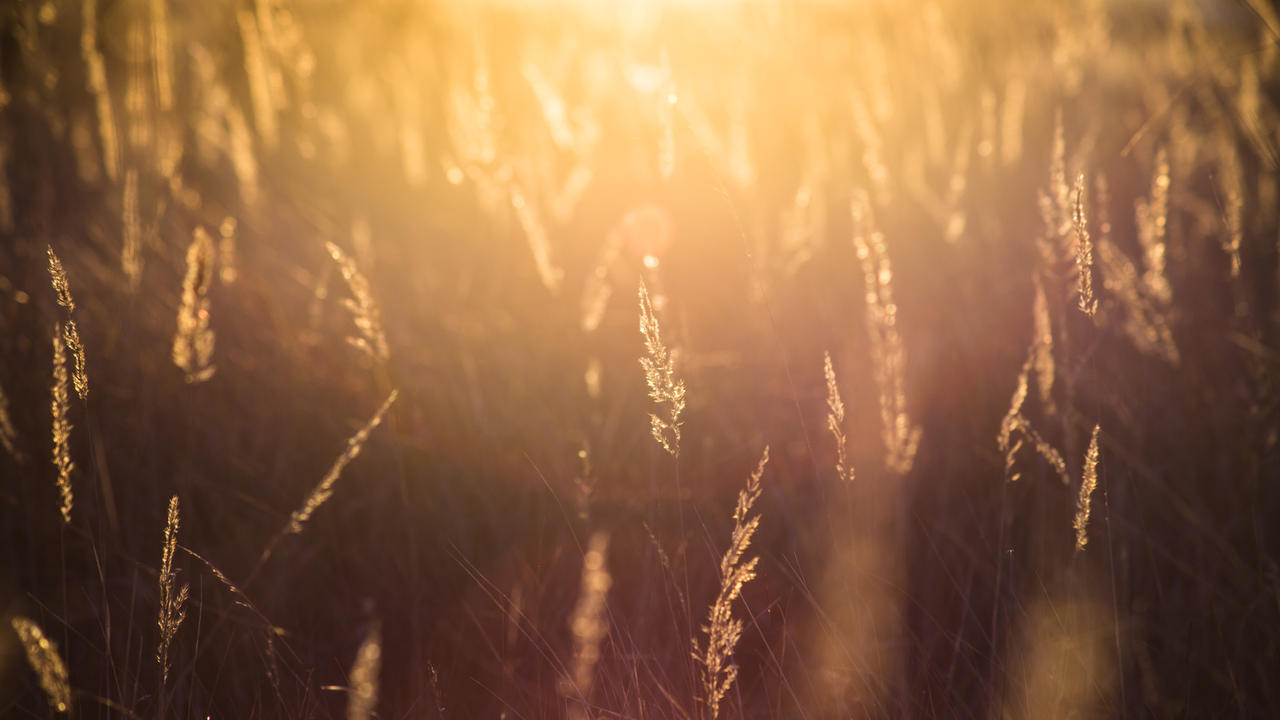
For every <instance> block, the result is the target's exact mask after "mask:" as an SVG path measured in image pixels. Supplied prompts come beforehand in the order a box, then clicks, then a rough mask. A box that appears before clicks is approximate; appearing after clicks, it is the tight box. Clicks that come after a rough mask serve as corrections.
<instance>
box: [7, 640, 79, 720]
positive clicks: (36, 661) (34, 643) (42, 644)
mask: <svg viewBox="0 0 1280 720" xmlns="http://www.w3.org/2000/svg"><path fill="white" fill-rule="evenodd" d="M10 624H11V625H12V626H13V631H14V632H16V633H17V634H18V639H19V640H20V641H21V642H22V649H23V650H24V651H26V654H27V663H28V664H29V665H31V669H32V670H35V672H36V677H38V678H40V687H41V688H42V689H43V690H44V693H45V695H47V696H48V697H49V707H51V708H53V709H54V710H55V711H57V712H60V713H64V712H69V711H70V710H71V684H70V682H69V681H68V675H67V666H66V663H64V662H63V661H62V656H61V655H59V654H58V646H57V645H55V644H54V643H53V641H52V640H50V639H49V638H47V637H45V634H44V631H43V630H41V629H40V626H39V625H37V624H36V623H35V621H34V620H29V619H27V618H25V617H15V618H13V619H12V620H11V621H10Z"/></svg>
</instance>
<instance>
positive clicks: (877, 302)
mask: <svg viewBox="0 0 1280 720" xmlns="http://www.w3.org/2000/svg"><path fill="white" fill-rule="evenodd" d="M852 208H853V224H854V234H853V246H854V250H855V251H856V252H857V255H858V260H859V261H860V262H861V264H862V276H863V283H864V288H865V293H866V312H867V338H868V340H869V341H870V345H871V361H872V363H873V364H874V367H875V375H876V387H877V389H878V390H879V394H880V425H881V431H880V432H881V436H882V437H883V439H884V446H885V453H886V455H885V465H886V466H887V467H888V468H889V469H890V470H892V471H893V472H895V473H898V474H899V475H905V474H906V473H907V472H909V471H910V470H911V465H912V463H913V462H914V461H915V457H916V450H917V449H918V448H919V446H920V432H921V430H920V426H919V425H917V424H915V423H913V422H912V420H911V416H910V415H908V414H907V395H906V391H905V390H904V387H905V385H906V377H905V374H906V363H907V355H906V350H905V348H904V346H903V342H902V336H901V335H900V334H899V333H898V325H897V323H898V305H897V303H895V302H894V300H893V271H892V269H891V268H890V266H889V248H888V245H886V244H885V239H884V234H883V233H881V232H880V231H878V230H876V229H875V227H874V226H873V224H872V219H871V205H870V203H869V201H868V200H867V198H866V196H865V195H863V194H861V193H859V194H857V195H855V197H854V200H853V205H852Z"/></svg>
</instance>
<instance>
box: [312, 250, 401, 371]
mask: <svg viewBox="0 0 1280 720" xmlns="http://www.w3.org/2000/svg"><path fill="white" fill-rule="evenodd" d="M324 246H325V249H326V250H328V251H329V257H331V258H333V261H334V262H335V263H337V265H338V270H339V271H340V272H341V273H342V279H343V280H345V281H346V283H347V288H348V289H350V290H351V297H350V298H348V299H346V300H344V301H343V305H344V306H345V307H346V308H347V310H348V311H349V312H350V313H351V317H352V319H353V321H354V322H355V326H356V332H357V333H359V334H358V335H353V336H351V337H349V338H347V342H348V343H350V344H351V345H352V346H353V347H355V348H356V349H358V350H360V351H361V352H363V353H365V354H366V355H368V356H369V357H371V358H373V359H375V360H380V361H382V362H386V361H387V360H388V359H390V357H391V349H390V347H389V346H388V345H387V336H386V333H385V332H384V331H383V329H382V312H381V310H379V308H378V303H377V302H375V301H374V299H373V292H372V291H371V290H370V289H369V281H368V279H366V278H365V276H364V274H363V273H361V272H360V268H359V267H357V266H356V261H355V259H354V258H352V257H351V256H350V255H347V254H346V253H345V252H343V251H342V248H340V247H338V246H337V245H335V244H333V243H331V242H327V243H325V245H324Z"/></svg>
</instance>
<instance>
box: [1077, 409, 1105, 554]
mask: <svg viewBox="0 0 1280 720" xmlns="http://www.w3.org/2000/svg"><path fill="white" fill-rule="evenodd" d="M1101 430H1102V427H1101V426H1100V425H1094V426H1093V437H1092V438H1091V439H1090V440H1089V449H1088V450H1087V451H1085V454H1084V472H1083V474H1082V476H1081V479H1080V496H1079V497H1078V498H1077V499H1076V517H1075V521H1074V522H1073V523H1072V524H1073V526H1074V527H1075V529H1076V552H1080V551H1082V550H1084V547H1085V545H1087V544H1089V507H1090V503H1091V501H1092V498H1093V491H1094V489H1095V488H1097V487H1098V433H1099V432H1100V431H1101Z"/></svg>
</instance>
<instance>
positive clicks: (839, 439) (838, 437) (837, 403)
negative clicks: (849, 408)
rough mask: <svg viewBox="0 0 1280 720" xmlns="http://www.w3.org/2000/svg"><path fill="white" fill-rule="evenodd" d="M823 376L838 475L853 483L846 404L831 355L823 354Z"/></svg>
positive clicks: (828, 425) (829, 429) (829, 428)
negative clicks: (847, 433) (838, 384)
mask: <svg viewBox="0 0 1280 720" xmlns="http://www.w3.org/2000/svg"><path fill="white" fill-rule="evenodd" d="M822 374H823V376H824V377H825V378H826V380H827V430H828V432H830V433H831V438H832V439H833V440H834V441H835V443H836V475H837V476H838V477H839V478H840V479H841V480H842V481H845V482H852V481H853V468H852V467H850V466H849V456H848V449H847V447H846V445H847V439H846V438H845V435H844V402H843V401H841V400H840V388H839V386H837V385H836V371H835V368H833V367H832V366H831V353H828V352H824V353H822Z"/></svg>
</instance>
